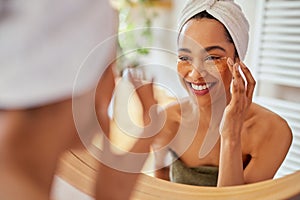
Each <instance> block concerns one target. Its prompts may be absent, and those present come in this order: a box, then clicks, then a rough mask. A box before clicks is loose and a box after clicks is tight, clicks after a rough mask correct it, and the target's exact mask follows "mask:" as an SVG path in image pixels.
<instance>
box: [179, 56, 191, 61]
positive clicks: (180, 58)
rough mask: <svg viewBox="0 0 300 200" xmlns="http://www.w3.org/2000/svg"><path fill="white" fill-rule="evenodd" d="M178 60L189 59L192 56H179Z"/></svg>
mask: <svg viewBox="0 0 300 200" xmlns="http://www.w3.org/2000/svg"><path fill="white" fill-rule="evenodd" d="M178 60H179V61H189V60H190V58H189V57H188V56H179V57H178Z"/></svg>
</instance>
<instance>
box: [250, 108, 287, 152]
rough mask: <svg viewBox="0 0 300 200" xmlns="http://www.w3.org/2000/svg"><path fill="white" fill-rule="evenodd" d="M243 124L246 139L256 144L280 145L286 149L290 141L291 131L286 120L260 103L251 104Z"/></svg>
mask: <svg viewBox="0 0 300 200" xmlns="http://www.w3.org/2000/svg"><path fill="white" fill-rule="evenodd" d="M245 125H246V129H247V135H248V139H251V140H250V141H253V143H255V144H256V145H259V146H261V145H263V146H272V145H280V146H281V147H282V148H285V149H288V148H289V146H290V144H291V142H292V131H291V129H290V127H289V124H288V123H287V121H286V120H285V119H284V118H283V117H281V116H280V115H278V114H277V113H275V112H273V111H271V110H269V109H267V108H265V107H263V106H261V105H258V104H255V103H253V104H252V105H251V107H250V109H249V114H248V116H247V119H246V121H245ZM256 145H255V146H256Z"/></svg>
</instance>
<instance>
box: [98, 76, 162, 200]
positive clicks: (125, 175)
mask: <svg viewBox="0 0 300 200" xmlns="http://www.w3.org/2000/svg"><path fill="white" fill-rule="evenodd" d="M128 76H129V80H130V81H131V83H132V84H133V86H134V87H135V91H136V92H137V95H138V97H139V99H140V101H141V104H142V108H143V112H144V115H143V116H144V122H145V127H144V129H143V133H142V134H141V137H140V138H138V139H137V140H136V142H135V144H134V145H133V147H132V148H131V149H130V150H129V151H128V152H124V153H123V154H118V155H117V154H115V153H113V152H112V151H110V148H106V152H104V153H105V154H106V157H107V158H108V159H109V160H111V161H112V162H111V163H113V164H116V165H118V166H122V169H124V170H119V169H118V168H117V167H116V166H113V165H111V166H108V165H105V164H102V163H100V166H99V173H98V176H99V178H98V181H97V186H96V187H97V190H96V199H97V200H98V199H99V200H102V199H113V200H126V199H129V198H130V196H131V193H132V191H133V189H134V186H135V184H136V181H137V178H138V176H139V172H141V170H142V168H143V166H144V163H145V161H146V159H147V157H148V153H149V151H150V146H151V144H152V143H153V141H154V138H155V134H153V133H155V132H156V131H155V130H156V129H157V127H159V123H157V122H158V121H160V120H159V119H160V117H159V116H161V115H160V114H159V113H158V111H157V109H156V106H155V105H156V104H157V101H156V99H155V98H154V92H153V83H152V81H151V82H148V83H146V84H144V83H143V81H142V77H135V76H134V75H132V74H130V73H129V74H128ZM109 145H110V144H108V146H109Z"/></svg>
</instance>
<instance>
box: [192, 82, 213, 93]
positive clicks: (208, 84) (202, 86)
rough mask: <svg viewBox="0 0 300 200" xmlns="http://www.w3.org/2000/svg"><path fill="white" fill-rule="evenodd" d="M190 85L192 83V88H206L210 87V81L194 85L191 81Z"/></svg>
mask: <svg viewBox="0 0 300 200" xmlns="http://www.w3.org/2000/svg"><path fill="white" fill-rule="evenodd" d="M191 85H192V88H193V89H194V90H200V91H201V90H206V89H207V88H210V87H211V85H212V84H211V83H207V84H204V85H195V84H193V83H191Z"/></svg>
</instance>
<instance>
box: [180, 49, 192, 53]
mask: <svg viewBox="0 0 300 200" xmlns="http://www.w3.org/2000/svg"><path fill="white" fill-rule="evenodd" d="M178 51H183V52H186V53H192V51H191V50H189V49H187V48H179V49H178Z"/></svg>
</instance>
